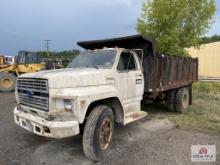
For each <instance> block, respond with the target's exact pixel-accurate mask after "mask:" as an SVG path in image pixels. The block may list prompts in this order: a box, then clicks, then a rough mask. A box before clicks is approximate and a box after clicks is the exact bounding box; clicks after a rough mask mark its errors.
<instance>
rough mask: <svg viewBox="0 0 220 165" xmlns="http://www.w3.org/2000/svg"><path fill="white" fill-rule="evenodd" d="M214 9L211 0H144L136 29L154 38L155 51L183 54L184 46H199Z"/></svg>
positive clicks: (208, 26) (184, 52)
mask: <svg viewBox="0 0 220 165" xmlns="http://www.w3.org/2000/svg"><path fill="white" fill-rule="evenodd" d="M215 10H216V5H215V0H146V2H144V4H143V8H142V14H141V16H140V18H138V22H137V31H138V32H139V33H141V34H143V35H148V36H151V37H153V38H154V39H155V40H156V50H157V52H158V53H163V54H176V55H187V52H186V51H185V50H184V48H186V47H190V46H198V45H199V43H200V41H201V37H202V36H204V34H205V33H206V32H207V31H208V30H209V28H210V26H211V24H212V22H213V16H214V14H215Z"/></svg>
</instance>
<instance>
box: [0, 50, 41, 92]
mask: <svg viewBox="0 0 220 165" xmlns="http://www.w3.org/2000/svg"><path fill="white" fill-rule="evenodd" d="M44 67H45V63H44V62H42V58H41V57H40V56H39V55H38V54H36V53H35V52H29V51H19V52H18V56H17V59H16V62H15V64H7V63H4V57H3V56H0V92H11V91H14V89H15V84H16V77H17V76H19V75H20V74H23V73H31V72H37V71H40V70H42V69H44Z"/></svg>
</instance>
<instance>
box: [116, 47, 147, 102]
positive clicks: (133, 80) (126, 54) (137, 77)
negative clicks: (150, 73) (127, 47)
mask: <svg viewBox="0 0 220 165" xmlns="http://www.w3.org/2000/svg"><path fill="white" fill-rule="evenodd" d="M137 60H138V57H137V56H134V54H133V53H132V52H130V51H123V52H122V53H121V55H120V58H119V61H118V65H117V77H116V86H117V88H118V90H119V91H120V95H121V98H122V100H123V103H125V104H126V103H129V102H130V103H131V102H135V101H138V100H141V99H142V96H143V91H144V89H143V88H144V85H143V84H144V80H143V73H142V70H141V67H140V64H139V63H137Z"/></svg>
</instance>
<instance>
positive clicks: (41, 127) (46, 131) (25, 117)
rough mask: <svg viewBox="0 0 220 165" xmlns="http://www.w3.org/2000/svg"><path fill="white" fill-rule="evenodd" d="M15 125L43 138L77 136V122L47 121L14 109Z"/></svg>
mask: <svg viewBox="0 0 220 165" xmlns="http://www.w3.org/2000/svg"><path fill="white" fill-rule="evenodd" d="M14 120H15V123H16V124H17V125H19V126H21V127H23V128H24V129H26V130H28V131H30V132H32V133H34V134H37V135H40V136H45V137H50V138H56V139H61V138H65V137H70V136H74V135H78V134H79V132H80V131H79V123H78V122H77V121H48V120H45V119H44V118H42V117H39V116H37V115H33V114H29V113H25V112H23V111H19V110H18V109H17V107H15V109H14Z"/></svg>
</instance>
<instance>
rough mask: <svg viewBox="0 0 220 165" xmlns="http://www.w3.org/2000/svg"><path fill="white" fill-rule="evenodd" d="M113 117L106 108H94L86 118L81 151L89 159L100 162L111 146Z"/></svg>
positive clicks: (109, 109)
mask: <svg viewBox="0 0 220 165" xmlns="http://www.w3.org/2000/svg"><path fill="white" fill-rule="evenodd" d="M113 134H114V115H113V112H112V109H111V108H110V107H108V106H103V105H102V106H97V107H95V108H94V109H93V110H92V111H91V113H90V114H89V116H88V119H87V121H86V125H85V128H84V132H83V150H84V153H85V155H86V157H88V158H89V159H92V160H96V161H101V160H103V159H104V158H105V155H106V153H107V152H108V151H109V149H110V147H111V144H112V137H113Z"/></svg>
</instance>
